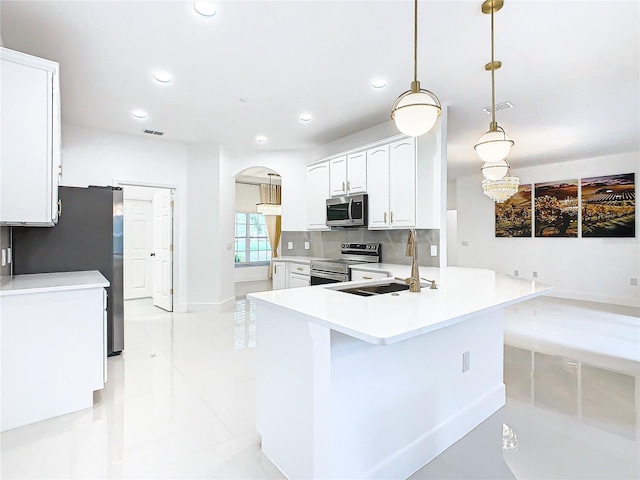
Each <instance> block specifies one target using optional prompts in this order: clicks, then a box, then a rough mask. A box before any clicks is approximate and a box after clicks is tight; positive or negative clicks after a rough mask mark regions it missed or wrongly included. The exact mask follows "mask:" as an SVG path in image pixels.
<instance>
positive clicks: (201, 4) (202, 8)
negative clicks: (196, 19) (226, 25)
mask: <svg viewBox="0 0 640 480" xmlns="http://www.w3.org/2000/svg"><path fill="white" fill-rule="evenodd" d="M193 8H194V9H195V10H196V12H198V13H199V14H200V15H204V16H205V17H213V16H214V15H215V14H216V7H214V6H213V2H208V1H206V0H198V1H197V2H195V3H194V4H193Z"/></svg>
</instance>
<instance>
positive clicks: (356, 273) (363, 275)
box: [351, 268, 389, 280]
mask: <svg viewBox="0 0 640 480" xmlns="http://www.w3.org/2000/svg"><path fill="white" fill-rule="evenodd" d="M388 277H389V274H388V273H387V272H367V271H366V270H356V269H355V268H352V269H351V280H374V279H379V278H388Z"/></svg>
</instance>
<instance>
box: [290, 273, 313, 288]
mask: <svg viewBox="0 0 640 480" xmlns="http://www.w3.org/2000/svg"><path fill="white" fill-rule="evenodd" d="M308 286H309V276H308V275H301V274H299V273H294V272H291V274H290V275H289V288H298V287H308Z"/></svg>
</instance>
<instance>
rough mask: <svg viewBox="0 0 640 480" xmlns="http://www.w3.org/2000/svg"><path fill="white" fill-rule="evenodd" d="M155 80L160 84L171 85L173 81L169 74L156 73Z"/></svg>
mask: <svg viewBox="0 0 640 480" xmlns="http://www.w3.org/2000/svg"><path fill="white" fill-rule="evenodd" d="M153 78H154V79H155V80H156V81H158V82H160V83H169V82H171V80H173V78H172V77H171V74H170V73H167V72H156V73H154V74H153Z"/></svg>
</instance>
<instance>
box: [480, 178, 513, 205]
mask: <svg viewBox="0 0 640 480" xmlns="http://www.w3.org/2000/svg"><path fill="white" fill-rule="evenodd" d="M519 186H520V179H519V178H518V177H506V176H505V177H503V178H500V179H498V180H491V179H489V178H485V179H484V180H482V190H483V191H484V194H485V195H486V196H487V197H489V198H491V199H492V200H493V201H495V202H496V203H502V202H504V201H505V200H508V199H509V198H511V197H512V196H514V195H515V194H516V193H518V187H519Z"/></svg>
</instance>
